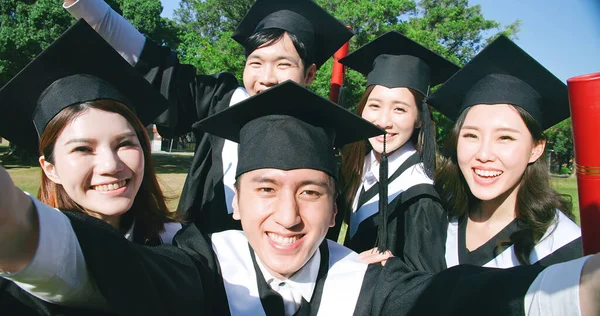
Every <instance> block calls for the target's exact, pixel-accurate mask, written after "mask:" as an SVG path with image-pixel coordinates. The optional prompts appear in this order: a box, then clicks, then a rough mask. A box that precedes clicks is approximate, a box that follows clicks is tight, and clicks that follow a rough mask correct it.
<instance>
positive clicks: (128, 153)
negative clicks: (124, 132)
mask: <svg viewBox="0 0 600 316" xmlns="http://www.w3.org/2000/svg"><path fill="white" fill-rule="evenodd" d="M119 158H120V159H121V161H123V163H124V164H125V165H126V166H127V168H129V169H130V170H132V171H133V172H136V173H142V174H143V170H144V166H145V163H144V153H143V151H142V149H141V148H136V149H128V150H123V151H120V152H119Z"/></svg>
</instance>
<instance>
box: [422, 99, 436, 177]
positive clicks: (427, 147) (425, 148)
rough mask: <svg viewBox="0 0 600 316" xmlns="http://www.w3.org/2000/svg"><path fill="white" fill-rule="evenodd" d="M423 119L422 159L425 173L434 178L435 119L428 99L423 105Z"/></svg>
mask: <svg viewBox="0 0 600 316" xmlns="http://www.w3.org/2000/svg"><path fill="white" fill-rule="evenodd" d="M421 111H422V119H421V130H422V131H423V133H422V139H421V146H422V148H421V161H422V162H423V166H424V167H425V170H424V171H425V174H426V175H427V176H428V177H429V178H431V179H433V172H434V171H435V151H436V149H435V148H436V146H435V141H436V140H435V131H434V130H433V120H432V119H431V113H430V112H429V106H428V105H427V101H426V100H423V104H422V105H421Z"/></svg>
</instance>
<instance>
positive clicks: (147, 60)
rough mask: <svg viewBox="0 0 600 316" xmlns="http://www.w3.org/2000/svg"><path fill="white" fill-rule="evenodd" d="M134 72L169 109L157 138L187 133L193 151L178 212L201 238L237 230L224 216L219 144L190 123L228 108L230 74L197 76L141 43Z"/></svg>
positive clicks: (233, 83) (164, 51)
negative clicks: (191, 137) (192, 139)
mask: <svg viewBox="0 0 600 316" xmlns="http://www.w3.org/2000/svg"><path fill="white" fill-rule="evenodd" d="M135 67H136V68H137V69H138V70H139V71H140V73H141V74H143V75H144V76H145V77H146V79H147V80H148V81H150V82H151V83H152V84H153V85H154V86H155V87H156V88H157V89H160V92H161V93H162V94H163V95H164V96H165V97H166V98H167V99H168V100H169V103H170V107H169V110H167V111H166V112H165V113H163V114H162V115H161V116H160V117H159V118H158V119H157V120H156V121H155V123H156V125H157V128H158V132H159V133H160V135H161V136H163V137H165V138H173V137H177V136H180V135H182V134H184V133H187V132H190V131H192V132H193V133H194V136H195V137H196V148H195V153H194V158H193V160H192V165H191V166H190V170H189V172H188V175H187V177H186V180H185V184H184V186H183V190H182V193H181V197H180V199H179V205H178V207H177V212H178V213H179V214H180V215H182V216H183V217H182V218H184V219H185V220H186V221H187V222H192V221H193V222H195V223H196V224H197V225H199V226H200V227H201V229H202V231H203V232H206V233H211V232H220V231H224V230H228V229H241V224H240V223H239V222H238V221H236V220H234V219H233V218H232V216H231V215H230V214H229V213H228V212H227V211H226V210H227V207H226V206H227V203H230V201H229V202H226V198H225V190H226V189H230V188H228V187H227V186H224V185H223V160H222V151H223V146H224V143H225V141H224V139H222V138H219V137H215V136H212V135H210V134H205V133H203V132H201V131H199V130H198V129H195V128H193V125H194V123H196V122H198V121H200V120H202V119H203V118H205V117H207V116H210V115H212V114H215V113H217V112H220V111H222V110H224V109H226V108H228V107H229V105H230V102H231V98H232V96H233V94H234V92H235V91H236V89H238V88H239V83H238V81H237V79H236V78H235V76H234V75H233V74H231V73H227V72H223V73H219V74H215V75H197V74H196V68H194V67H193V66H191V65H185V64H180V63H179V60H178V59H177V56H176V54H175V52H173V51H171V50H170V49H168V48H167V47H159V46H158V45H156V44H155V43H153V42H152V41H150V40H146V44H145V45H144V49H143V51H142V54H141V56H140V60H139V61H138V63H137V64H136V65H135Z"/></svg>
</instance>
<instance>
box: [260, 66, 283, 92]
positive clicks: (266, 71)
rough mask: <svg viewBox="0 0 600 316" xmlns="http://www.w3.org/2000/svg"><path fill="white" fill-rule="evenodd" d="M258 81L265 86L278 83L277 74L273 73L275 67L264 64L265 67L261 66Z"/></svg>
mask: <svg viewBox="0 0 600 316" xmlns="http://www.w3.org/2000/svg"><path fill="white" fill-rule="evenodd" d="M259 82H260V84H262V85H263V86H267V87H270V86H274V85H276V84H277V83H279V80H277V76H276V74H275V67H273V66H271V65H265V67H263V71H262V73H261V74H260V80H259Z"/></svg>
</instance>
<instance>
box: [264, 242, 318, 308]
mask: <svg viewBox="0 0 600 316" xmlns="http://www.w3.org/2000/svg"><path fill="white" fill-rule="evenodd" d="M256 263H257V264H258V267H259V268H260V272H262V274H263V276H264V278H265V281H267V284H269V286H271V287H272V285H271V284H277V283H280V282H286V283H288V284H289V285H290V286H291V287H293V288H295V289H297V290H299V291H300V293H301V294H302V297H303V298H304V299H305V300H306V301H307V302H310V298H311V297H312V294H313V291H314V289H315V284H316V283H317V276H318V274H319V267H320V266H321V252H320V250H319V249H317V251H316V252H315V254H314V255H313V256H312V258H310V260H308V262H307V263H306V264H305V265H304V266H303V267H302V268H301V269H300V270H298V271H297V272H296V273H295V274H294V275H293V276H292V277H291V278H289V279H287V280H279V279H277V278H275V277H274V276H272V275H271V273H269V271H268V270H267V268H265V266H264V265H263V263H262V262H261V261H260V258H258V256H256Z"/></svg>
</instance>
